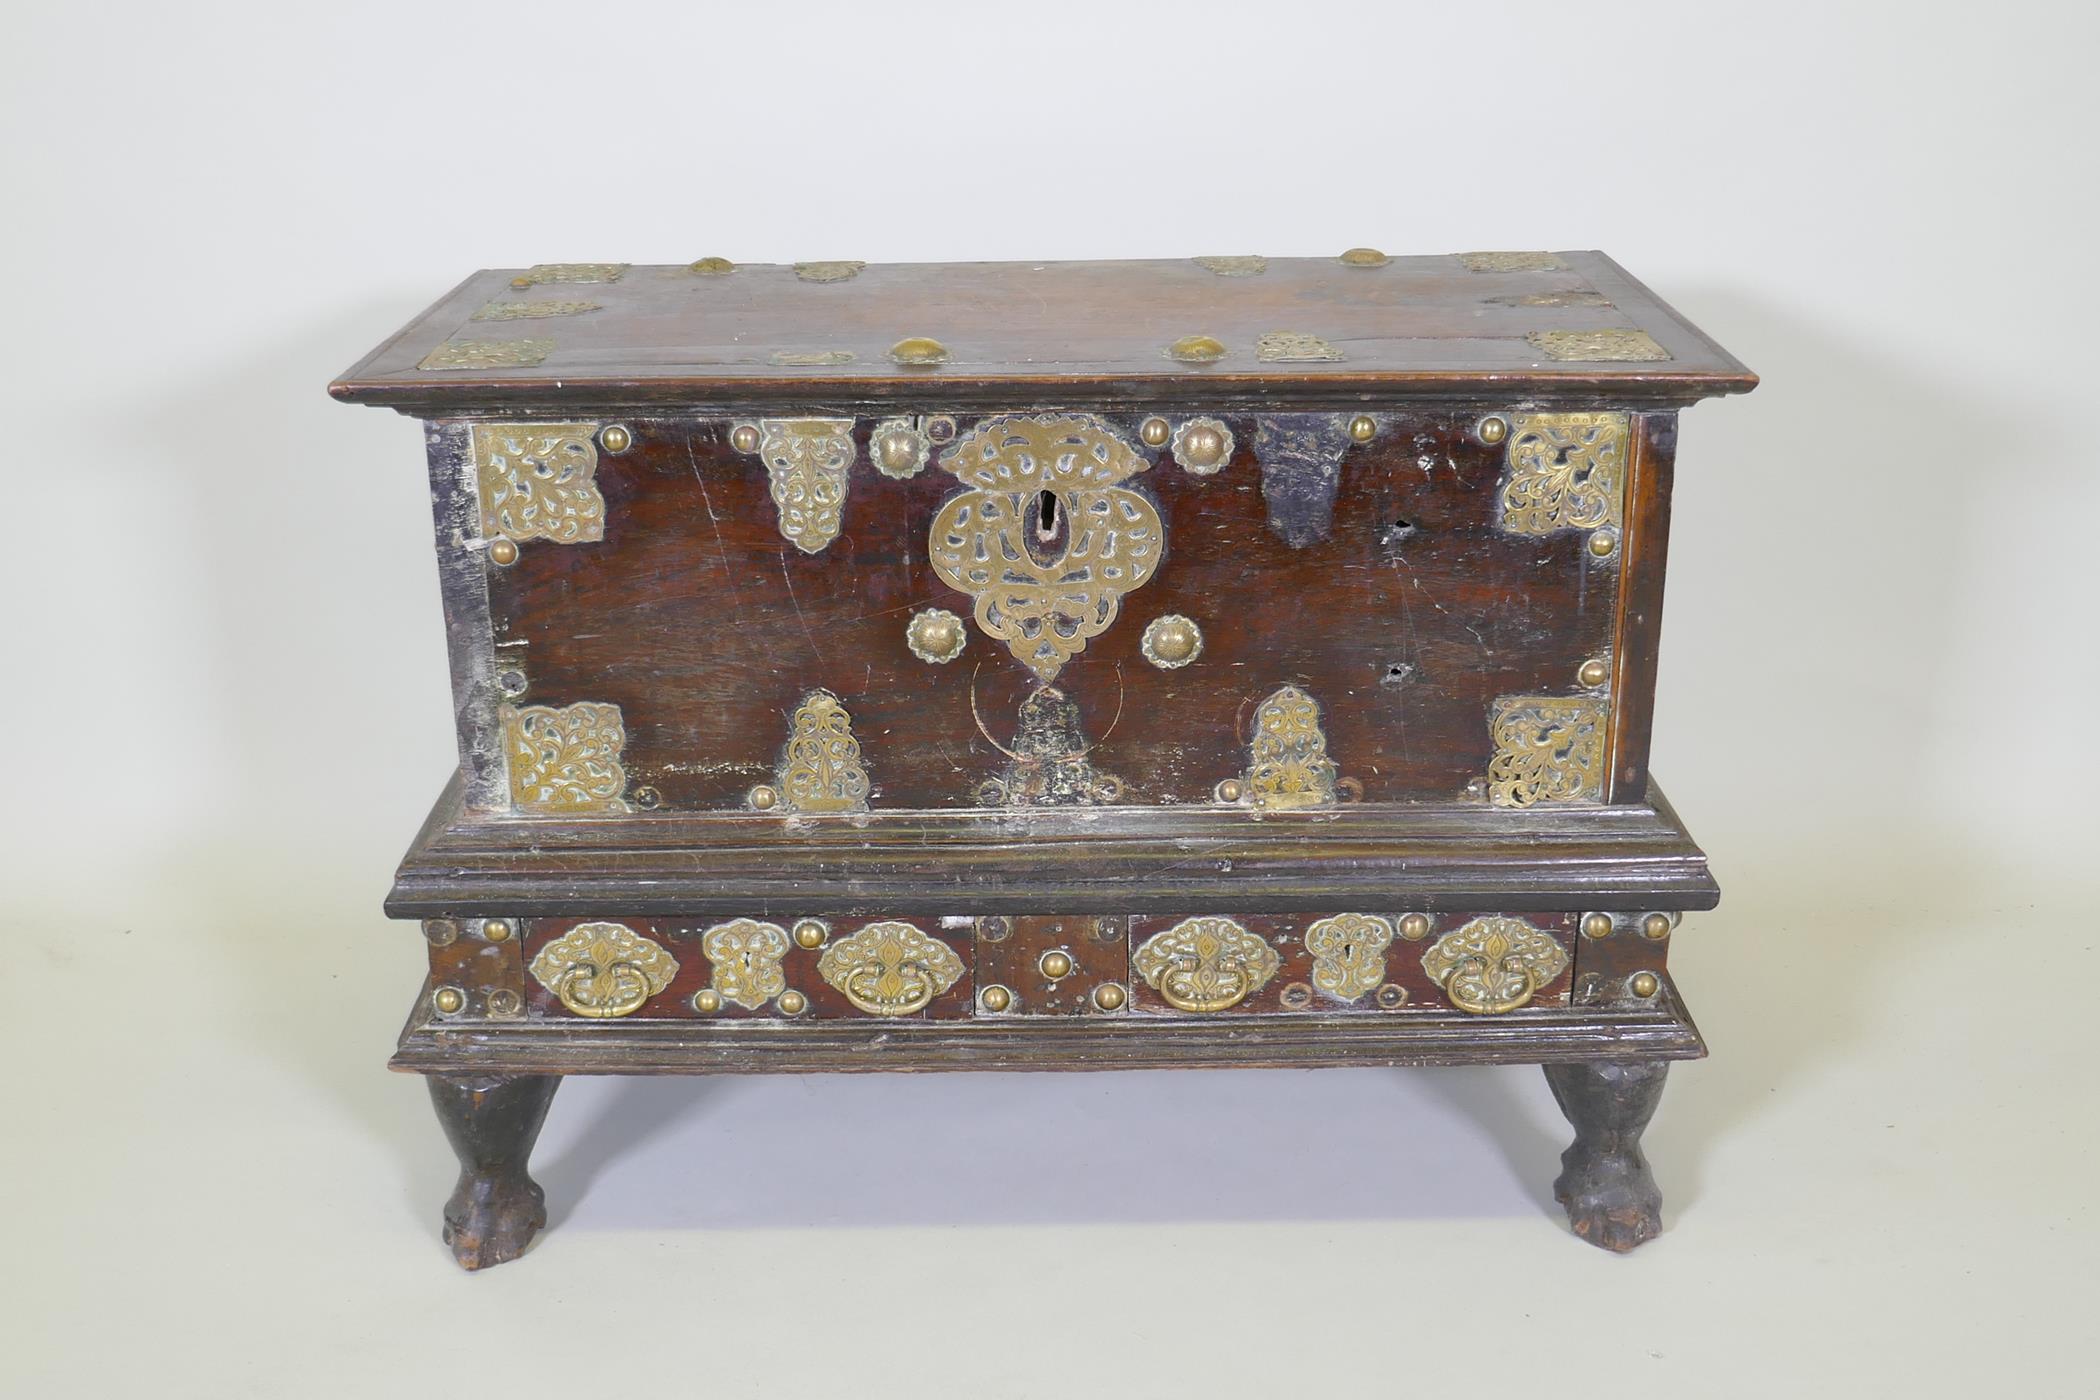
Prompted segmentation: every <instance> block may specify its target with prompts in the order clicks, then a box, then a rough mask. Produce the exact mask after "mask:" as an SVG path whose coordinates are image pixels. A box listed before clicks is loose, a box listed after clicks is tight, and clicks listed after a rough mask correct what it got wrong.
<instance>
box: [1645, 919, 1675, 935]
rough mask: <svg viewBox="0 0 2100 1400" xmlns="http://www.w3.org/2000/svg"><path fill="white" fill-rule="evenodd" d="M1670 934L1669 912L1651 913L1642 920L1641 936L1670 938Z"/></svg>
mask: <svg viewBox="0 0 2100 1400" xmlns="http://www.w3.org/2000/svg"><path fill="white" fill-rule="evenodd" d="M1669 936H1670V916H1669V915H1668V914H1650V915H1648V916H1647V917H1646V918H1644V919H1642V920H1641V937H1643V938H1668V937H1669Z"/></svg>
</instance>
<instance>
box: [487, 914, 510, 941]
mask: <svg viewBox="0 0 2100 1400" xmlns="http://www.w3.org/2000/svg"><path fill="white" fill-rule="evenodd" d="M481 936H482V937H483V938H486V939H487V940H488V941H489V942H491V943H503V942H507V941H508V940H509V938H510V920H508V919H484V920H482V924H481Z"/></svg>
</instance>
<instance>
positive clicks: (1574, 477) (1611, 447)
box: [1502, 413, 1630, 535]
mask: <svg viewBox="0 0 2100 1400" xmlns="http://www.w3.org/2000/svg"><path fill="white" fill-rule="evenodd" d="M1629 432H1630V419H1629V417H1628V415H1626V414H1624V413H1518V414H1513V415H1512V416H1511V418H1510V426H1509V441H1508V443H1507V444H1506V446H1505V447H1504V448H1503V457H1504V460H1505V461H1506V463H1507V465H1508V472H1507V474H1506V475H1505V476H1504V478H1503V481H1502V528H1503V529H1505V530H1507V531H1509V532H1511V533H1512V534H1518V535H1550V534H1552V533H1554V532H1555V531H1557V530H1597V529H1604V528H1617V527H1618V525H1619V523H1620V520H1621V517H1622V516H1623V515H1624V512H1625V494H1626V441H1627V436H1628V433H1629Z"/></svg>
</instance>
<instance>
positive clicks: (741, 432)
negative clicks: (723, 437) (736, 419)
mask: <svg viewBox="0 0 2100 1400" xmlns="http://www.w3.org/2000/svg"><path fill="white" fill-rule="evenodd" d="M729 445H730V446H731V447H734V448H735V449H736V450H737V451H739V452H756V451H758V429H757V428H755V427H753V426H752V425H751V424H749V423H739V424H737V425H736V426H735V427H734V428H731V429H730V430H729Z"/></svg>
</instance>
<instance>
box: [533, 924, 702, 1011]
mask: <svg viewBox="0 0 2100 1400" xmlns="http://www.w3.org/2000/svg"><path fill="white" fill-rule="evenodd" d="M532 975H533V977H534V979H535V980H537V981H538V982H539V984H540V985H541V986H542V987H545V988H546V989H547V990H548V991H550V992H552V993H554V995H555V996H557V997H559V998H560V999H561V1004H562V1005H563V1006H566V1007H568V1008H569V1010H571V1011H573V1012H575V1013H576V1014H577V1015H578V1016H588V1017H590V1018H591V1019H592V1020H598V1021H603V1020H610V1019H611V1018H613V1017H615V1016H630V1015H632V1014H634V1013H635V1012H637V1011H639V1010H641V1008H642V1003H644V1002H646V1001H648V1000H649V998H651V997H653V996H656V995H657V994H659V993H660V992H662V991H663V990H664V988H666V987H668V986H670V985H671V979H672V978H674V977H676V976H677V975H678V960H677V959H676V958H674V957H672V956H671V954H670V952H669V951H668V950H666V949H665V947H664V946H663V944H661V943H658V942H657V941H656V940H655V939H653V938H647V937H644V936H643V935H641V934H639V933H636V932H635V931H634V930H633V929H631V928H629V927H627V925H625V924H614V923H594V924H578V925H576V927H574V928H572V929H570V930H569V931H568V932H567V933H565V934H563V935H562V936H561V937H560V938H557V939H555V940H554V941H553V942H552V943H549V944H548V945H547V946H546V947H544V948H542V949H540V951H539V952H538V953H537V954H535V955H534V957H533V959H532Z"/></svg>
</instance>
